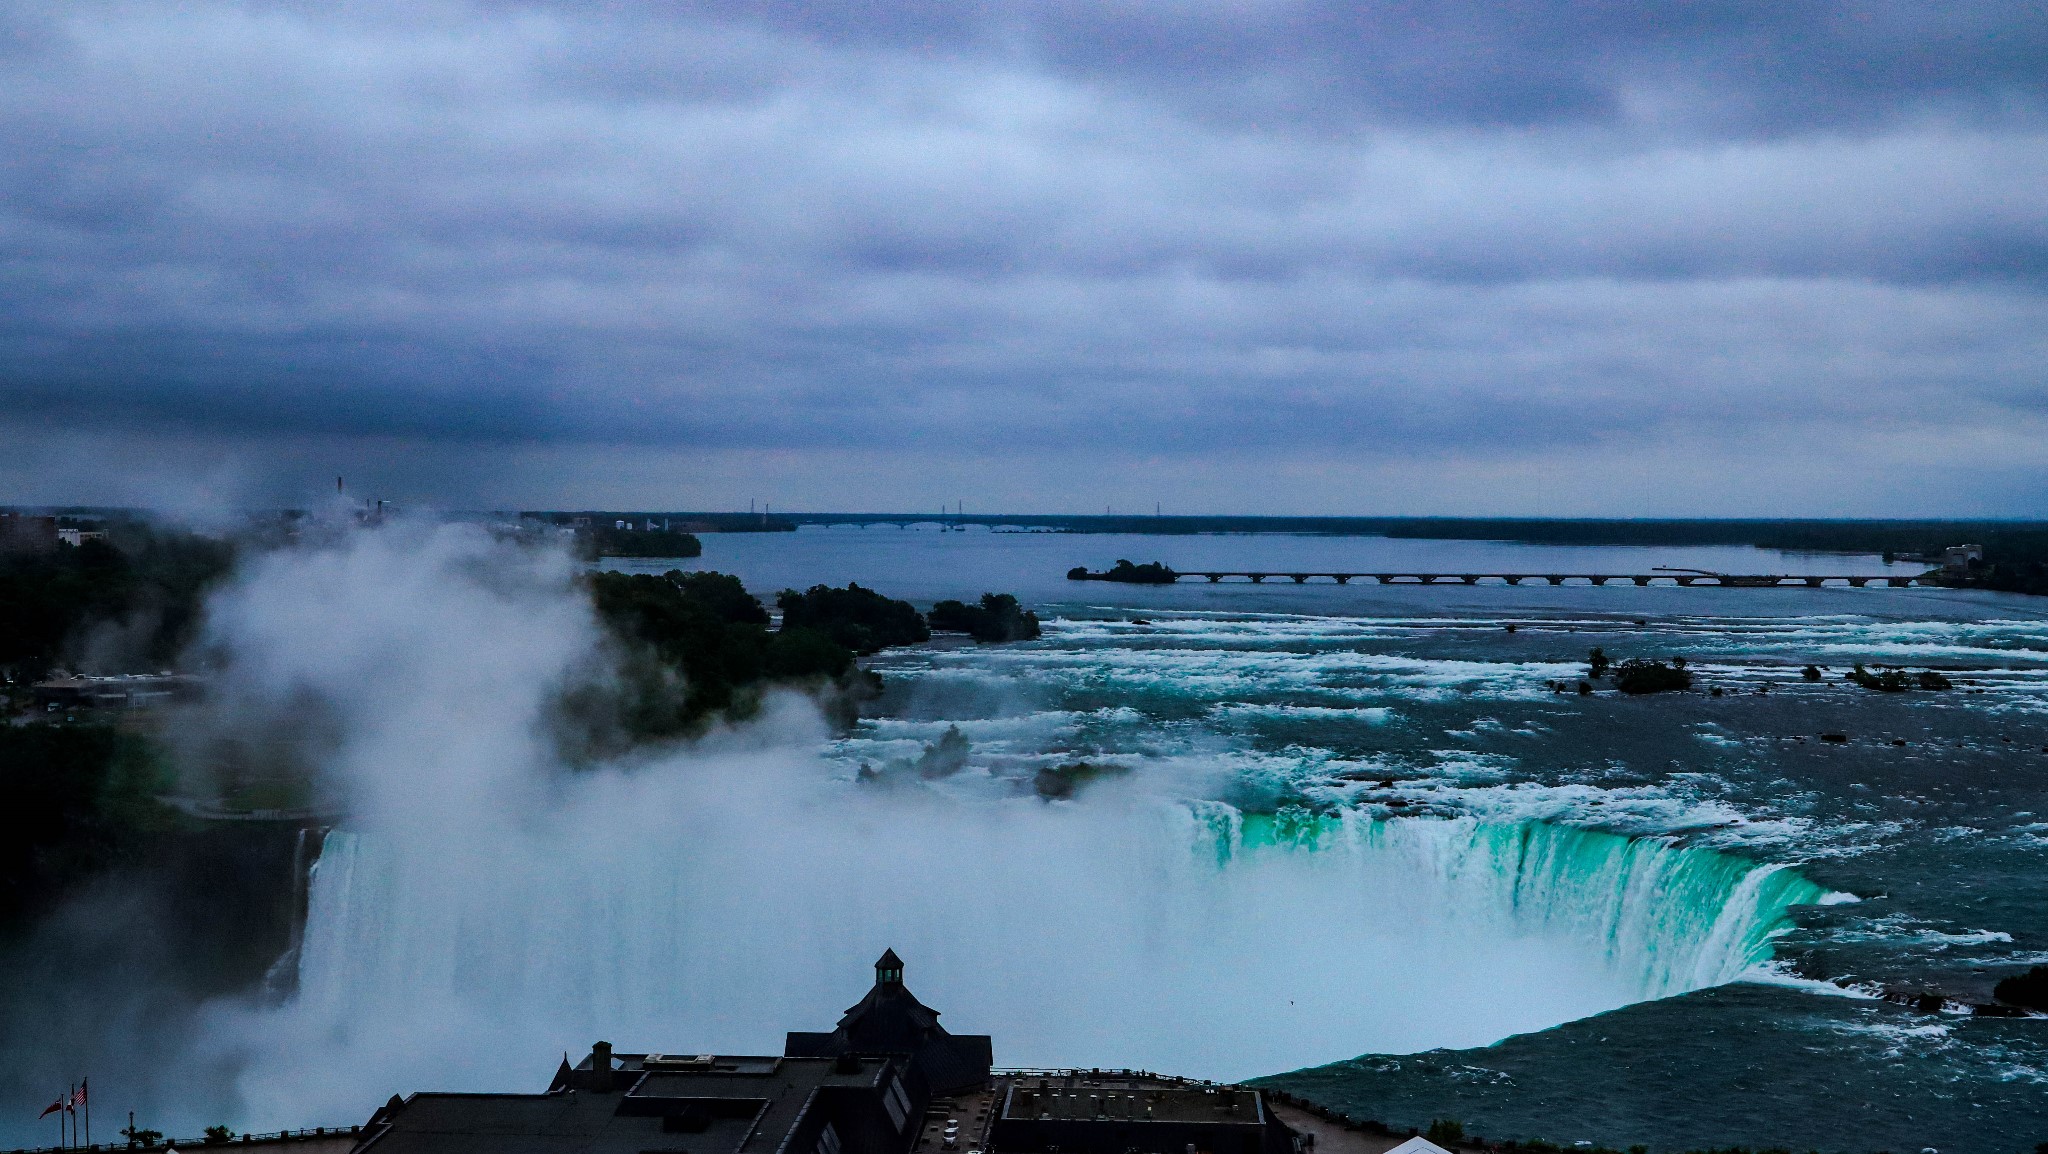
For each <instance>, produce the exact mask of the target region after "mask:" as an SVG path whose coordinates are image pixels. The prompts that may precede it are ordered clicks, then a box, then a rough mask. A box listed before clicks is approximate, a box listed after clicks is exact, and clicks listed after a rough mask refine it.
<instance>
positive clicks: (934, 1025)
mask: <svg viewBox="0 0 2048 1154" xmlns="http://www.w3.org/2000/svg"><path fill="white" fill-rule="evenodd" d="M902 971H903V960H902V959H901V958H898V957H897V956H896V951H895V950H889V951H888V952H886V953H884V954H883V955H882V957H881V960H879V961H877V962H876V963H875V984H874V985H873V986H872V987H870V988H869V989H868V992H867V996H866V997H864V998H862V999H861V1000H860V1001H858V1002H856V1003H854V1004H853V1005H852V1006H850V1007H848V1008H847V1011H846V1014H845V1016H843V1017H841V1018H840V1019H839V1026H838V1028H836V1029H834V1030H833V1031H832V1032H831V1033H829V1034H821V1033H811V1032H807V1031H791V1032H790V1034H789V1035H788V1037H787V1038H786V1039H785V1041H784V1043H783V1053H786V1054H791V1055H799V1054H802V1055H832V1054H906V1055H909V1057H910V1059H911V1064H912V1066H913V1067H915V1068H916V1070H917V1072H918V1073H919V1074H920V1075H921V1076H922V1077H923V1078H924V1079H925V1081H926V1083H927V1084H928V1085H929V1086H930V1087H931V1090H932V1092H933V1093H935V1094H950V1093H954V1092H956V1091H958V1090H962V1089H965V1088H967V1087H970V1086H978V1085H980V1084H981V1083H983V1082H986V1081H987V1080H988V1072H989V1068H990V1067H991V1066H993V1065H994V1064H995V1050H994V1043H993V1042H992V1041H991V1040H990V1038H989V1037H988V1035H986V1034H952V1033H948V1032H947V1030H946V1028H945V1027H944V1026H941V1025H939V1012H938V1011H937V1010H934V1009H932V1008H931V1007H930V1006H927V1005H925V1004H924V1003H923V1002H920V1001H918V1000H917V995H915V994H913V993H911V992H910V987H908V986H906V985H904V984H903V980H902V977H901V975H902ZM885 972H887V973H889V974H890V975H891V978H890V980H886V981H885V980H884V979H883V974H884V973H885Z"/></svg>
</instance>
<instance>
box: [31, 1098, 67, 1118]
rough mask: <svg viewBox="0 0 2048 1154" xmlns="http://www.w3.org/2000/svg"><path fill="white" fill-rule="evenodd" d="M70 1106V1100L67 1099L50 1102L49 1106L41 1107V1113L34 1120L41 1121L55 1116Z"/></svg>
mask: <svg viewBox="0 0 2048 1154" xmlns="http://www.w3.org/2000/svg"><path fill="white" fill-rule="evenodd" d="M70 1105H71V1099H70V1098H69V1097H63V1098H59V1099H57V1100H56V1101H55V1102H52V1103H50V1104H49V1105H47V1106H45V1107H43V1112H42V1113H40V1114H38V1115H36V1120H37V1121H41V1120H42V1119H44V1118H47V1117H49V1116H50V1115H52V1114H55V1113H56V1112H57V1111H59V1110H63V1109H66V1108H68V1107H69V1106H70Z"/></svg>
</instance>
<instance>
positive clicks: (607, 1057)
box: [590, 1042, 612, 1074]
mask: <svg viewBox="0 0 2048 1154" xmlns="http://www.w3.org/2000/svg"><path fill="white" fill-rule="evenodd" d="M590 1069H591V1072H592V1073H596V1074H609V1073H611V1070H612V1044H611V1043H610V1042H598V1043H596V1044H595V1045H593V1046H591V1047H590Z"/></svg>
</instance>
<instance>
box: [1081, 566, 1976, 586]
mask: <svg viewBox="0 0 2048 1154" xmlns="http://www.w3.org/2000/svg"><path fill="white" fill-rule="evenodd" d="M1188 577H1200V578H1204V579H1206V580H1208V581H1209V582H1210V583H1212V584H1213V583H1216V582H1221V581H1248V582H1250V583H1252V584H1254V585H1258V584H1261V583H1263V582H1266V581H1292V582H1294V583H1295V584H1296V585H1303V584H1306V583H1308V582H1310V581H1334V582H1336V583H1337V584H1339V585H1349V584H1350V583H1351V582H1353V581H1361V582H1363V581H1377V582H1378V583H1380V584H1381V585H1478V584H1481V583H1498V584H1502V585H1521V584H1524V583H1528V584H1550V585H1609V584H1618V585H1662V586H1667V587H1668V586H1683V587H1687V588H1691V587H1693V586H1704V587H1707V588H1722V589H1819V588H1821V587H1823V586H1827V585H1834V586H1848V587H1849V588H1852V589H1862V588H1865V587H1866V586H1876V587H1878V588H1883V589H1905V588H1908V587H1910V586H1914V585H1938V584H1940V582H1939V581H1938V580H1937V577H1936V575H1935V574H1931V573H1916V574H1913V575H1910V576H1893V575H1889V574H1838V573H1818V574H1815V573H1805V574H1800V573H1429V572H1414V571H1393V572H1374V573H1333V572H1328V571H1300V570H1294V571H1285V570H1283V571H1262V570H1257V569H1249V570H1247V569H1192V570H1186V571H1182V570H1175V571H1174V580H1176V581H1179V580H1182V579H1184V578H1188ZM1074 580H1076V581H1108V580H1114V579H1113V578H1110V577H1107V576H1105V575H1104V574H1101V573H1088V574H1086V575H1085V576H1083V575H1074ZM1122 583H1126V584H1143V582H1122ZM1155 583H1156V582H1155Z"/></svg>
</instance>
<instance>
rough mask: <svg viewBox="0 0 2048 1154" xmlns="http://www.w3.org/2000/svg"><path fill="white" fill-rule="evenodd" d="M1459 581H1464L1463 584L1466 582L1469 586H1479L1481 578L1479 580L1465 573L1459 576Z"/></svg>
mask: <svg viewBox="0 0 2048 1154" xmlns="http://www.w3.org/2000/svg"><path fill="white" fill-rule="evenodd" d="M1458 580H1460V581H1463V582H1464V583H1465V584H1467V585H1477V584H1479V578H1477V577H1475V576H1473V575H1472V574H1470V573H1464V574H1460V575H1459V577H1458Z"/></svg>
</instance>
